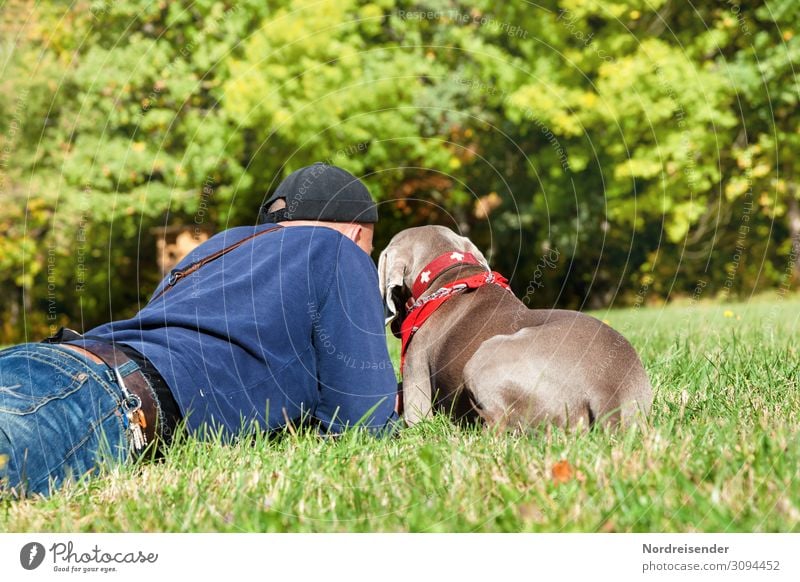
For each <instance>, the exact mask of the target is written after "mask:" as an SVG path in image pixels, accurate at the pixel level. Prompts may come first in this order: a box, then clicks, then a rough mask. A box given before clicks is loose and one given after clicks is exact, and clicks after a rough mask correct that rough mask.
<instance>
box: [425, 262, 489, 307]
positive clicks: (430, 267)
mask: <svg viewBox="0 0 800 582" xmlns="http://www.w3.org/2000/svg"><path fill="white" fill-rule="evenodd" d="M459 265H477V266H479V267H482V266H483V265H482V264H481V263H480V262H479V261H478V259H476V258H475V255H473V254H472V253H462V252H459V251H451V252H448V253H445V254H443V255H439V256H438V257H436V258H435V259H433V260H432V261H431V262H430V263H428V264H427V265H425V268H424V269H422V271H420V273H419V275H417V278H416V279H414V285H413V286H412V287H411V294H412V295H413V297H414V300H417V299H419V298H420V297H421V296H422V294H423V293H425V290H426V289H427V288H428V286H429V285H430V284H431V281H433V280H434V279H436V277H438V276H439V275H441V274H442V273H444V272H445V271H447V270H448V269H452V268H453V267H457V266H459Z"/></svg>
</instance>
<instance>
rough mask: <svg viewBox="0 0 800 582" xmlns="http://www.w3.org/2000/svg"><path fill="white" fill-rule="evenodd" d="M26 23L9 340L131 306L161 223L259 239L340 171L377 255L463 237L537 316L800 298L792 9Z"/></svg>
mask: <svg viewBox="0 0 800 582" xmlns="http://www.w3.org/2000/svg"><path fill="white" fill-rule="evenodd" d="M2 12H3V17H4V18H3V19H2V24H0V26H2V27H3V30H2V33H3V34H0V51H2V55H3V59H0V62H2V63H3V64H2V65H0V66H2V67H3V74H2V76H0V89H2V95H3V97H4V98H3V99H0V152H2V153H3V156H2V159H0V162H1V163H0V196H2V200H3V204H2V205H0V227H2V228H3V229H4V234H5V235H6V236H5V238H4V239H3V240H2V241H0V267H2V268H3V273H4V276H3V278H2V281H0V314H2V317H3V322H4V325H3V328H2V331H0V334H2V335H0V341H16V340H18V339H20V333H21V332H24V333H26V334H30V335H31V336H33V337H35V336H37V335H40V334H41V333H43V332H44V331H46V328H47V327H53V326H54V325H55V324H56V323H59V322H61V321H66V320H68V321H70V322H72V324H73V325H74V326H75V327H89V326H91V325H94V324H97V323H100V322H102V321H106V320H108V319H109V317H115V318H119V317H124V316H126V315H129V314H131V313H132V312H134V311H135V310H136V308H137V306H138V304H139V303H140V302H141V301H144V300H146V299H147V296H148V293H149V292H150V291H151V290H152V288H153V286H154V284H155V283H156V280H157V278H158V275H157V272H156V268H155V248H154V246H155V242H154V235H153V234H152V229H153V228H154V227H157V226H165V225H172V224H186V225H194V224H200V225H202V226H206V227H210V228H212V229H215V230H219V229H223V228H226V227H229V226H233V225H237V224H248V223H250V224H252V223H253V221H254V220H255V217H256V212H257V208H258V205H259V204H260V202H261V201H262V200H263V198H264V197H265V196H266V195H267V194H268V193H269V192H270V191H272V190H273V189H274V188H275V187H276V185H277V183H278V182H279V181H280V180H281V179H282V178H283V177H285V176H286V175H287V174H288V173H289V172H291V171H292V170H294V169H296V168H298V167H300V166H302V165H305V164H308V163H311V162H313V161H318V160H329V161H330V162H332V163H335V164H338V165H340V166H342V167H344V168H346V169H348V170H349V171H351V172H353V173H355V174H356V175H359V176H362V177H363V179H364V180H365V181H366V182H367V184H368V186H369V187H370V190H371V191H372V193H373V194H374V196H375V197H376V198H377V199H378V200H379V201H380V202H381V213H382V222H381V224H380V226H379V231H378V233H377V240H376V243H377V244H376V246H377V248H381V246H382V245H383V244H384V243H385V242H386V241H387V240H388V238H389V237H390V236H391V235H392V234H394V233H395V232H396V231H397V230H398V229H401V228H404V227H407V226H414V225H419V224H427V223H441V224H447V225H449V226H452V227H455V228H458V229H460V230H462V231H463V232H464V233H465V234H468V235H469V236H471V237H472V238H473V239H474V240H475V241H476V242H477V243H478V244H479V246H481V247H482V248H483V249H484V250H486V251H487V252H489V253H490V254H491V256H492V260H493V263H494V266H495V267H496V268H498V269H499V270H501V271H504V272H505V273H507V274H508V275H513V278H512V283H513V284H514V286H515V289H516V290H517V291H518V292H520V294H523V293H525V292H526V290H527V289H533V290H534V291H535V295H534V296H532V297H531V304H532V305H546V306H550V305H553V304H554V303H555V302H556V301H558V302H559V304H561V305H565V306H581V305H585V304H586V303H587V302H588V303H589V304H590V305H593V306H599V305H608V304H611V303H613V302H617V303H630V302H642V301H649V302H650V301H657V300H660V299H664V298H671V297H673V296H675V295H682V294H689V293H691V291H692V289H693V288H694V287H695V285H696V284H697V281H698V280H699V281H703V282H704V283H705V284H706V286H705V287H704V289H706V291H705V293H707V294H709V295H716V296H722V297H726V298H727V297H729V296H735V295H743V294H749V293H751V292H752V291H754V290H756V289H760V288H763V287H767V286H775V285H778V286H781V285H788V284H789V283H790V282H791V274H792V267H793V263H794V262H796V261H797V253H796V252H793V247H792V240H793V239H794V240H797V241H800V208H799V207H798V190H797V181H798V168H799V166H798V163H799V162H798V161H797V160H798V156H796V155H794V153H795V152H796V151H797V150H798V146H800V143H798V142H800V134H798V132H797V123H796V115H795V111H796V109H797V100H798V85H797V79H796V76H795V70H796V67H795V64H796V63H797V62H798V57H800V40H798V37H797V36H796V30H795V29H796V28H797V17H796V10H795V9H794V8H793V2H792V0H769V1H768V2H764V1H749V0H731V1H730V2H726V3H716V4H713V3H712V4H709V5H707V6H706V5H703V6H700V7H692V9H689V8H685V9H684V8H678V6H677V4H675V3H673V2H669V1H667V0H659V1H656V2H653V1H649V2H644V1H643V0H618V1H615V2H598V1H596V0H564V1H563V2H554V1H548V2H544V3H541V4H540V5H537V6H532V5H530V4H527V3H499V4H498V3H493V2H489V1H488V0H476V1H473V2H469V3H466V2H458V1H456V0H428V1H426V2H425V3H422V4H419V3H413V2H409V1H406V0H378V1H374V2H369V1H367V0H345V1H334V0H322V1H314V2H311V1H305V0H270V1H267V2H265V1H263V0H246V1H237V2H225V1H220V0H199V1H192V2H188V1H177V2H152V1H150V0H125V1H122V2H109V1H105V0H97V1H93V2H89V1H85V0H84V1H82V2H77V3H73V4H67V3H63V4H62V3H45V4H44V5H43V4H42V3H34V2H32V1H29V0H19V1H18V2H14V3H10V4H9V5H8V6H4V7H3V9H2ZM554 252H556V254H557V256H558V260H557V261H556V264H554V265H553V266H552V267H548V268H546V269H545V270H544V271H545V272H542V270H541V266H540V264H541V261H542V257H543V256H552V253H554ZM534 281H535V283H536V284H535V285H534V286H533V287H532V286H531V284H532V282H534ZM23 324H24V325H23Z"/></svg>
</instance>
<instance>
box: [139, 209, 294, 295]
mask: <svg viewBox="0 0 800 582" xmlns="http://www.w3.org/2000/svg"><path fill="white" fill-rule="evenodd" d="M279 228H283V227H282V226H281V225H275V226H273V227H272V228H267V229H266V230H262V231H259V232H257V233H255V234H251V235H250V236H246V237H245V238H243V239H242V240H240V241H237V242H235V243H233V244H232V245H229V246H227V247H225V248H224V249H220V250H218V251H217V252H215V253H212V254H210V255H208V256H206V257H203V258H202V259H200V260H198V261H195V262H194V263H191V264H190V265H188V266H186V267H184V268H183V269H173V270H172V271H171V272H170V274H169V277H168V278H167V283H166V285H164V287H163V288H162V289H161V291H160V292H159V293H157V294H156V295H154V296H153V297H152V298H151V299H150V301H155V300H156V299H158V298H160V297H161V296H162V295H164V293H166V292H167V291H169V290H170V289H172V288H173V287H174V286H175V285H176V284H177V283H178V281H180V280H181V279H185V278H186V277H188V276H189V275H191V274H192V273H194V272H195V271H198V270H199V269H201V268H203V267H204V266H206V265H207V264H209V263H211V262H213V261H216V260H217V259H218V258H220V257H222V256H224V255H227V254H228V253H229V252H231V251H233V250H236V249H238V248H239V247H240V246H242V245H243V244H245V243H246V242H249V241H251V240H253V239H254V238H256V237H259V236H261V235H262V234H267V233H268V232H273V231H275V230H278V229H279Z"/></svg>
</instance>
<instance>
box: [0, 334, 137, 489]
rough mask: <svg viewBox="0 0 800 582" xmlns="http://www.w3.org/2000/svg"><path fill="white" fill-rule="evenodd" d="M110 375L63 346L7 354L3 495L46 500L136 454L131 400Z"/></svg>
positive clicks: (0, 458) (1, 369)
mask: <svg viewBox="0 0 800 582" xmlns="http://www.w3.org/2000/svg"><path fill="white" fill-rule="evenodd" d="M109 372H111V370H110V368H108V366H106V365H105V364H97V363H95V362H93V361H91V360H89V359H87V358H84V357H83V356H81V355H80V354H78V353H75V352H72V351H70V350H67V349H65V348H62V347H60V346H58V345H52V344H40V343H36V344H23V345H19V346H15V347H12V348H8V349H5V350H2V351H0V491H3V490H4V489H6V488H13V490H14V491H16V492H17V493H41V494H45V495H46V494H48V493H50V492H52V491H53V490H55V489H57V488H58V487H60V486H61V485H62V484H63V483H64V481H65V480H67V479H69V478H73V479H78V478H80V477H82V476H84V475H86V474H87V473H89V472H91V471H93V470H94V469H96V467H97V466H98V465H99V464H101V463H104V462H106V461H110V462H124V461H125V460H126V459H127V458H128V457H129V446H128V436H127V419H126V416H125V412H126V411H125V408H124V406H125V400H124V395H123V393H122V390H121V389H120V387H119V386H118V385H117V383H116V382H115V381H114V380H113V379H112V378H113V374H109Z"/></svg>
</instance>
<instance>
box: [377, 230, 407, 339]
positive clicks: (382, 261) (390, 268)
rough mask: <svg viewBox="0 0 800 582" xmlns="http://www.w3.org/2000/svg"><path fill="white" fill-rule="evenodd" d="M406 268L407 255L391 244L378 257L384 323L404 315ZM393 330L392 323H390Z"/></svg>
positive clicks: (386, 323)
mask: <svg viewBox="0 0 800 582" xmlns="http://www.w3.org/2000/svg"><path fill="white" fill-rule="evenodd" d="M406 268H407V257H403V256H402V253H399V252H398V251H397V250H396V249H394V248H392V246H391V245H390V246H388V247H386V248H385V249H384V250H383V251H382V252H381V255H380V257H379V258H378V282H379V284H380V287H381V297H382V298H383V305H384V307H383V310H384V314H385V316H386V321H385V325H388V324H389V322H394V320H395V319H397V318H398V317H401V318H402V317H403V316H404V315H405V304H404V299H403V297H404V295H405V293H403V285H404V281H403V280H404V277H405V274H406ZM392 328H393V330H394V325H392Z"/></svg>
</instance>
